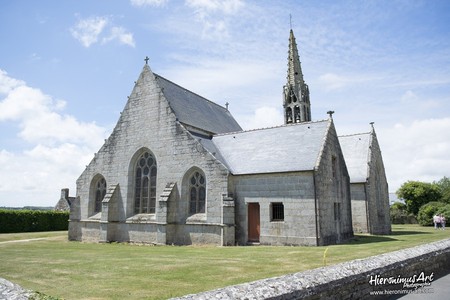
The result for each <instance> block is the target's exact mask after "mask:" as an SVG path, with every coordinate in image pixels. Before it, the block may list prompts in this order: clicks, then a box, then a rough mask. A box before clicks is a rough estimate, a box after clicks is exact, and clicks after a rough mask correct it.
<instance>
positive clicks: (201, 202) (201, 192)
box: [189, 171, 206, 214]
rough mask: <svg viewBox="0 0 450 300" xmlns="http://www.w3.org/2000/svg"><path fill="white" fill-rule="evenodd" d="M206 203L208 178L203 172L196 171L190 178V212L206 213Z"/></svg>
mask: <svg viewBox="0 0 450 300" xmlns="http://www.w3.org/2000/svg"><path fill="white" fill-rule="evenodd" d="M205 203H206V179H205V176H204V175H203V174H202V173H201V172H199V171H196V172H194V174H192V176H191V178H190V179H189V213H190V214H198V213H204V212H205Z"/></svg>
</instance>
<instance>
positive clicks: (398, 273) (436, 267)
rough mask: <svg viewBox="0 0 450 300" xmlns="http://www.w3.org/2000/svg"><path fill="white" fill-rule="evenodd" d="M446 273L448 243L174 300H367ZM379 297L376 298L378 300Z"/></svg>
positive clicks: (426, 284)
mask: <svg viewBox="0 0 450 300" xmlns="http://www.w3.org/2000/svg"><path fill="white" fill-rule="evenodd" d="M448 272H450V239H447V240H443V241H438V242H434V243H430V244H426V245H422V246H417V247H413V248H408V249H404V250H399V251H395V252H390V253H385V254H381V255H377V256H372V257H369V258H365V259H357V260H353V261H349V262H345V263H341V264H337V265H333V266H329V267H323V268H318V269H314V270H309V271H305V272H300V273H295V274H290V275H285V276H281V277H274V278H268V279H264V280H259V281H254V282H250V283H245V284H240V285H234V286H229V287H225V288H221V289H218V290H213V291H208V292H203V293H200V294H195V295H187V296H184V297H181V298H176V299H189V300H191V299H192V300H193V299H204V300H209V299H221V300H222V299H223V300H224V299H233V300H236V299H248V300H251V299H280V300H281V299H283V300H290V299H368V298H369V299H370V298H376V297H380V298H381V296H382V297H383V298H386V296H387V295H389V296H393V295H398V294H406V292H407V290H408V289H415V288H417V287H420V286H423V287H424V288H425V289H426V288H430V287H431V288H432V286H433V280H435V279H436V278H438V277H440V276H442V275H445V274H447V273H448ZM376 295H379V296H376Z"/></svg>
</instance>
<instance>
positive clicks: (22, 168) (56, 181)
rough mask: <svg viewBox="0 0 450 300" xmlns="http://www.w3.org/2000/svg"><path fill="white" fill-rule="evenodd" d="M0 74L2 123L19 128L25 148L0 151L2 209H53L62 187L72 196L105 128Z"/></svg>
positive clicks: (41, 93)
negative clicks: (34, 207) (68, 113)
mask: <svg viewBox="0 0 450 300" xmlns="http://www.w3.org/2000/svg"><path fill="white" fill-rule="evenodd" d="M0 75H1V76H0V87H2V90H3V91H6V93H5V94H6V96H5V97H4V98H3V99H2V98H0V122H14V123H16V124H18V125H19V131H18V133H17V138H18V140H19V141H20V140H23V141H26V142H27V144H26V145H28V146H27V147H28V148H27V149H25V150H22V151H17V150H14V152H11V151H8V150H7V149H5V148H4V147H6V145H2V148H3V149H1V148H0V163H1V166H2V167H1V168H0V206H15V203H20V205H19V206H23V205H43V206H52V205H54V204H56V201H57V200H58V197H59V193H60V189H61V188H64V187H69V188H71V189H72V191H73V192H75V190H74V186H75V180H76V178H77V177H78V176H79V175H80V173H81V171H82V170H83V167H84V165H86V164H87V163H88V162H89V161H90V159H91V158H92V155H93V153H94V152H95V151H97V150H98V149H99V147H100V146H101V142H102V141H103V139H104V137H105V136H106V130H105V129H104V128H102V127H99V126H97V125H96V124H95V123H85V122H80V121H78V120H77V119H76V118H75V117H73V116H71V115H67V114H62V113H61V111H62V110H63V109H64V107H65V102H64V101H62V100H55V99H53V98H52V97H51V96H49V95H46V94H44V93H43V92H42V91H40V90H39V89H36V88H32V87H29V86H27V85H26V84H25V82H23V81H21V80H17V79H14V78H11V77H9V76H8V75H7V73H6V72H5V71H2V70H0ZM18 200H20V202H19V201H18Z"/></svg>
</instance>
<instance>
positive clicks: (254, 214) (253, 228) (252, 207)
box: [248, 203, 259, 242]
mask: <svg viewBox="0 0 450 300" xmlns="http://www.w3.org/2000/svg"><path fill="white" fill-rule="evenodd" d="M248 241H249V242H259V203H249V204H248Z"/></svg>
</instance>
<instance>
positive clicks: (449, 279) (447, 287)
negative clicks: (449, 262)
mask: <svg viewBox="0 0 450 300" xmlns="http://www.w3.org/2000/svg"><path fill="white" fill-rule="evenodd" d="M449 271H450V270H449ZM427 288H431V289H432V290H430V293H421V294H419V293H417V294H408V295H405V296H403V297H400V298H399V299H402V300H418V299H427V300H444V299H450V274H447V275H445V276H444V277H441V278H439V279H436V280H435V281H433V282H432V283H431V286H430V287H427Z"/></svg>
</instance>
